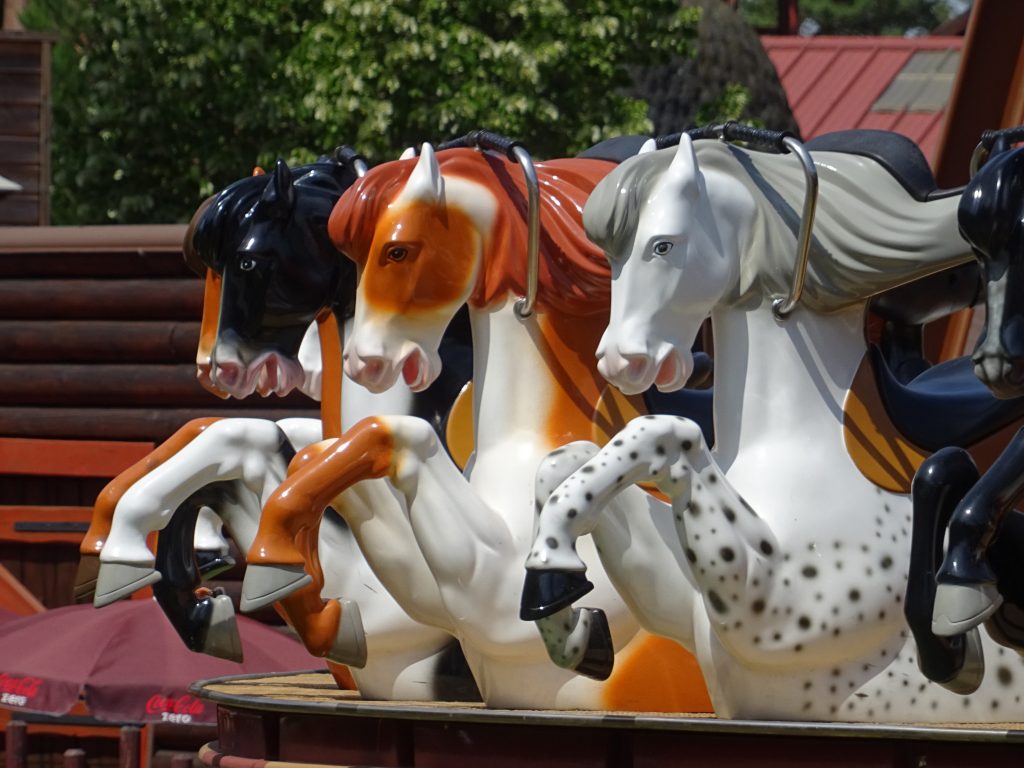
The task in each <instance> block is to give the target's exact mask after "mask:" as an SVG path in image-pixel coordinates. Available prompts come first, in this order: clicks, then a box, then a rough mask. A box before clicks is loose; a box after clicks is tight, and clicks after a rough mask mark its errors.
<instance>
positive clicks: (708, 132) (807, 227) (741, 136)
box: [654, 120, 818, 320]
mask: <svg viewBox="0 0 1024 768" xmlns="http://www.w3.org/2000/svg"><path fill="white" fill-rule="evenodd" d="M683 133H685V134H686V135H687V136H689V137H690V139H691V140H693V141H696V140H698V139H718V140H719V141H726V142H729V143H735V142H743V143H744V144H746V145H747V148H749V149H754V150H758V151H760V152H772V153H775V154H780V155H785V154H790V153H792V154H793V155H796V157H797V159H798V160H799V161H800V165H801V166H802V168H803V172H804V179H805V182H806V187H805V193H804V207H803V212H802V214H801V216H800V236H799V239H798V240H797V257H796V267H794V269H793V280H792V282H791V283H790V288H789V295H788V296H777V297H775V299H773V300H772V312H773V313H774V314H775V317H777V318H778V319H779V320H783V319H785V318H786V317H787V316H788V315H789V314H790V313H791V312H792V311H793V310H794V309H796V305H797V303H798V302H799V301H800V296H801V294H802V293H803V291H804V280H805V279H806V277H807V262H808V259H810V256H811V230H812V229H813V228H814V212H815V210H816V209H817V206H818V170H817V169H816V168H815V167H814V161H813V160H811V154H810V152H808V151H807V150H806V149H805V148H804V145H803V144H802V143H801V142H800V140H799V139H797V137H796V136H794V135H793V134H792V133H791V132H789V131H772V130H769V129H767V128H758V127H756V126H753V125H743V124H742V123H737V122H735V121H733V120H730V121H729V122H726V123H714V124H711V125H706V126H704V127H703V128H689V129H687V130H686V131H684V132H683ZM682 136H683V134H682V133H673V134H669V135H668V136H659V137H657V138H655V139H654V146H655V148H656V149H664V148H665V147H672V146H675V145H677V144H679V140H680V139H681V138H682Z"/></svg>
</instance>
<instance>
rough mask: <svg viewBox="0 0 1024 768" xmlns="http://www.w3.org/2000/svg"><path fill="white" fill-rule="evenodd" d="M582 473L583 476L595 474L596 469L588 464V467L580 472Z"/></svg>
mask: <svg viewBox="0 0 1024 768" xmlns="http://www.w3.org/2000/svg"><path fill="white" fill-rule="evenodd" d="M580 471H581V472H583V474H584V475H589V474H591V473H593V471H594V468H593V467H592V466H590V465H589V464H588V465H587V466H585V467H584V468H583V469H582V470H580Z"/></svg>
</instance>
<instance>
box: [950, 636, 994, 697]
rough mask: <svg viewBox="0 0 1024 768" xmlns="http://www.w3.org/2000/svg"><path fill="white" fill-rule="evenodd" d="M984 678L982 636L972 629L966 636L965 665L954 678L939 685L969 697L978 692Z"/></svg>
mask: <svg viewBox="0 0 1024 768" xmlns="http://www.w3.org/2000/svg"><path fill="white" fill-rule="evenodd" d="M984 677H985V652H984V651H983V650H982V646H981V634H980V633H979V632H978V630H977V629H971V630H968V632H967V634H965V635H964V663H963V664H962V665H961V667H960V669H959V671H958V672H957V673H956V675H955V676H953V678H951V679H950V680H946V681H944V682H940V683H939V685H941V686H942V687H943V688H945V689H947V690H949V691H952V692H953V693H957V694H960V695H961V696H968V695H970V694H972V693H974V692H975V691H976V690H978V686H980V685H981V681H982V679H983V678H984Z"/></svg>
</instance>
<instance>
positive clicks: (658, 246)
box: [654, 240, 672, 256]
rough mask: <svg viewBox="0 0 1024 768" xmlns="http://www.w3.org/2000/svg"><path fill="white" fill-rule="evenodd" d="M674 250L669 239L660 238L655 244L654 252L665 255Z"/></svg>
mask: <svg viewBox="0 0 1024 768" xmlns="http://www.w3.org/2000/svg"><path fill="white" fill-rule="evenodd" d="M671 250H672V243H671V242H670V241H668V240H659V241H658V242H656V243H655V244H654V252H655V253H656V254H658V255H659V256H665V255H667V254H668V252H669V251H671Z"/></svg>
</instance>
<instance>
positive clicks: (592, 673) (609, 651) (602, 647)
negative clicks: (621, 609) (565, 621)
mask: <svg viewBox="0 0 1024 768" xmlns="http://www.w3.org/2000/svg"><path fill="white" fill-rule="evenodd" d="M586 613H587V614H589V615H590V622H591V624H592V626H591V627H590V636H589V638H588V639H587V650H586V651H585V652H584V654H583V659H582V660H581V661H580V663H579V664H577V665H576V672H578V673H579V674H581V675H583V676H584V677H589V678H592V679H594V680H607V679H608V677H609V676H610V675H611V673H612V668H613V667H614V666H615V651H614V649H613V648H612V633H611V630H610V629H609V628H608V619H607V617H606V616H605V615H604V611H602V610H600V609H599V608H591V609H588V610H587V611H586Z"/></svg>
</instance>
